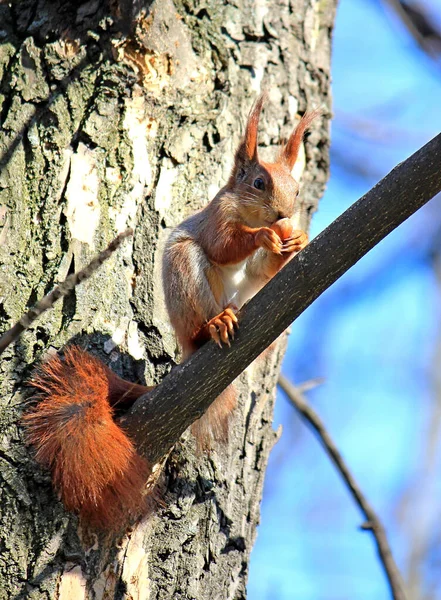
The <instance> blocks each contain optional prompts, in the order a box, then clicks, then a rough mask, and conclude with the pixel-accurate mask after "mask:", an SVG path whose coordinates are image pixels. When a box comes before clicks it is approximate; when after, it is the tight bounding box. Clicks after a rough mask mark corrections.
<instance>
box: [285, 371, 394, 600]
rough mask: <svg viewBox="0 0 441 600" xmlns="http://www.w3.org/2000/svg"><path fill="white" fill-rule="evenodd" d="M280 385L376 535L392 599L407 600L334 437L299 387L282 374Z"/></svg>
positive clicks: (378, 525)
mask: <svg viewBox="0 0 441 600" xmlns="http://www.w3.org/2000/svg"><path fill="white" fill-rule="evenodd" d="M279 385H280V387H281V388H282V390H283V391H284V392H285V394H286V395H287V396H288V398H289V400H290V401H291V403H292V404H293V406H294V407H295V408H296V410H297V411H298V412H299V413H300V415H301V417H302V418H303V419H304V420H305V421H307V423H309V425H310V426H311V427H312V428H313V430H314V431H315V433H316V434H317V437H318V439H319V441H320V443H321V445H322V446H323V448H324V449H325V452H326V454H327V455H328V456H329V458H330V459H331V461H332V462H333V464H334V466H335V468H336V469H337V471H338V472H339V473H340V475H341V477H342V479H343V481H344V482H345V484H346V487H347V488H348V490H349V492H350V493H351V495H352V497H353V498H354V500H355V502H356V504H357V505H358V507H359V509H360V510H361V512H362V513H363V514H364V516H365V518H366V523H364V524H363V525H362V529H365V530H369V531H372V535H373V536H374V539H375V543H376V545H377V552H378V556H379V558H380V562H381V564H382V566H383V569H384V572H385V573H386V577H387V581H388V583H389V587H390V590H391V593H392V597H393V598H394V600H406V595H405V592H404V587H403V581H402V578H401V574H400V572H399V570H398V567H397V565H396V563H395V560H394V557H393V556H392V551H391V549H390V546H389V542H388V540H387V535H386V531H385V529H384V527H383V525H382V523H381V521H380V519H379V518H378V516H377V514H376V513H375V511H374V509H373V508H372V507H371V505H370V504H369V502H368V501H367V500H366V498H365V497H364V495H363V493H362V491H361V490H360V488H359V486H358V485H357V482H356V481H355V479H354V478H353V477H352V475H351V473H350V471H349V469H348V467H347V466H346V464H345V462H344V460H343V457H342V456H341V454H340V452H339V451H338V449H337V446H336V445H335V444H334V442H333V440H332V438H331V436H330V435H329V433H328V432H327V430H326V427H325V426H324V424H323V422H322V420H321V419H320V417H319V416H318V414H317V413H316V412H315V411H314V410H313V409H312V408H311V407H310V406H309V404H308V403H307V402H306V400H305V398H304V396H303V394H302V393H301V392H300V391H299V390H298V389H296V387H295V386H294V385H293V384H292V383H290V381H289V380H288V379H287V378H286V377H285V376H284V375H282V374H281V375H279Z"/></svg>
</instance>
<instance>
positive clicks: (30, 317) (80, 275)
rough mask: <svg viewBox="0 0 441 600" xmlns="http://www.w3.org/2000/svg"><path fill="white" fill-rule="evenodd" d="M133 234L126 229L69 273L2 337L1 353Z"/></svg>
mask: <svg viewBox="0 0 441 600" xmlns="http://www.w3.org/2000/svg"><path fill="white" fill-rule="evenodd" d="M131 235H133V229H126V231H123V232H122V233H120V234H119V235H118V236H117V237H116V238H115V239H114V240H112V241H111V242H110V244H109V245H108V246H107V248H106V249H105V250H103V251H102V252H100V253H99V254H97V256H95V257H94V258H93V259H92V260H91V261H90V263H89V264H88V265H87V267H85V268H84V269H81V271H78V272H77V273H72V274H71V275H68V276H67V277H66V279H65V280H64V281H63V283H60V285H57V287H56V288H54V289H53V290H52V291H51V292H49V293H48V294H46V296H44V298H42V299H41V300H40V301H39V302H37V304H36V305H35V306H33V307H32V308H31V309H29V310H28V312H27V313H26V314H25V315H23V316H22V317H21V319H20V320H19V321H18V322H17V323H16V324H15V325H14V326H13V327H11V329H8V331H6V332H5V333H4V334H3V335H2V336H1V337H0V354H1V353H2V352H3V351H4V350H6V348H7V347H8V346H9V345H10V344H12V342H14V341H15V340H16V339H17V338H18V337H19V335H20V334H21V333H23V331H25V330H26V329H28V328H29V327H30V325H31V324H32V323H33V322H34V321H35V319H37V318H38V317H39V316H40V315H42V314H43V313H44V312H45V311H46V310H48V309H49V308H51V306H53V305H54V304H55V302H56V301H57V300H59V299H60V298H62V297H63V296H67V295H68V294H70V292H71V291H72V290H73V289H74V288H75V287H76V286H77V285H78V284H80V283H81V282H82V281H85V280H86V279H89V277H90V276H91V275H93V273H95V271H96V270H97V269H98V268H99V267H100V266H101V265H102V264H103V262H104V261H105V260H107V259H108V258H109V257H110V256H111V255H112V254H113V253H114V252H115V250H117V249H118V248H119V247H120V246H121V243H122V241H123V240H124V239H125V238H126V237H129V236H131Z"/></svg>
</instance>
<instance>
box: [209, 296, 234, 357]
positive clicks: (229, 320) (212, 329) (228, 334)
mask: <svg viewBox="0 0 441 600" xmlns="http://www.w3.org/2000/svg"><path fill="white" fill-rule="evenodd" d="M236 311H237V307H236V306H234V305H232V304H231V305H229V306H227V308H225V309H224V310H223V311H222V312H221V313H220V314H219V315H217V316H216V317H214V318H213V319H211V320H210V321H209V322H208V323H207V326H208V333H209V334H210V337H211V338H212V339H213V340H214V341H215V342H216V344H217V345H218V346H219V348H222V343H224V344H227V345H228V346H231V340H234V329H235V328H238V327H239V324H238V321H237V317H236V314H235V312H236ZM230 338H231V339H230Z"/></svg>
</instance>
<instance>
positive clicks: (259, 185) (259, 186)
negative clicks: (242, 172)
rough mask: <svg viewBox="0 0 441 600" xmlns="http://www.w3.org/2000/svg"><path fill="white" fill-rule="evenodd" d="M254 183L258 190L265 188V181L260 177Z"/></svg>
mask: <svg viewBox="0 0 441 600" xmlns="http://www.w3.org/2000/svg"><path fill="white" fill-rule="evenodd" d="M253 185H254V187H255V188H256V190H264V189H265V182H264V181H263V179H261V178H260V177H258V178H257V179H255V180H254V183H253Z"/></svg>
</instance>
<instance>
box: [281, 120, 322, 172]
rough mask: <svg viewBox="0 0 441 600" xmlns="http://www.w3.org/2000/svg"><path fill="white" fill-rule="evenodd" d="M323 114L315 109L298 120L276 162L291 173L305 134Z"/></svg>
mask: <svg viewBox="0 0 441 600" xmlns="http://www.w3.org/2000/svg"><path fill="white" fill-rule="evenodd" d="M322 113H323V111H322V109H321V108H316V109H315V110H313V111H311V112H307V113H305V114H304V115H303V117H302V118H301V119H300V121H299V123H298V125H297V127H296V128H295V129H294V131H293V132H292V134H291V136H290V138H289V140H288V141H287V143H286V145H285V146H284V148H282V151H281V152H280V155H279V158H278V159H277V162H279V163H284V164H285V165H287V167H288V168H289V170H290V171H291V170H292V168H293V166H294V165H295V163H296V160H297V157H298V155H299V149H300V144H301V143H302V140H303V136H304V135H305V132H306V131H307V130H308V129H309V127H310V125H311V123H312V122H313V120H314V119H315V118H316V117H318V116H320V115H321V114H322Z"/></svg>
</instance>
